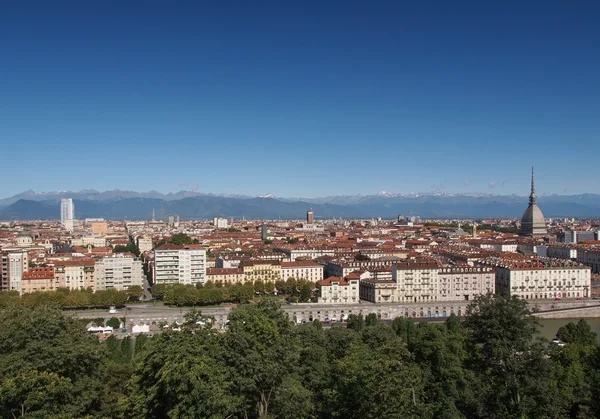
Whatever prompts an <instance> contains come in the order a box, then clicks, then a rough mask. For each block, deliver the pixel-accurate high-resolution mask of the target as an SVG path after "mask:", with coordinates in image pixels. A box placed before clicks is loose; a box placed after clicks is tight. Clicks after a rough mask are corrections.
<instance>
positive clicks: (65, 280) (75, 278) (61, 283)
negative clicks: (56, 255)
mask: <svg viewBox="0 0 600 419" xmlns="http://www.w3.org/2000/svg"><path fill="white" fill-rule="evenodd" d="M54 278H55V287H56V288H68V289H70V290H82V289H86V288H91V289H93V290H94V291H95V290H96V262H95V261H94V259H90V258H79V259H72V260H59V261H56V262H54Z"/></svg>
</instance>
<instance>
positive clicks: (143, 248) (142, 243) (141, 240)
mask: <svg viewBox="0 0 600 419" xmlns="http://www.w3.org/2000/svg"><path fill="white" fill-rule="evenodd" d="M137 247H138V249H140V253H144V252H149V251H151V250H152V248H153V247H154V244H153V243H152V237H147V236H140V237H138V238H137Z"/></svg>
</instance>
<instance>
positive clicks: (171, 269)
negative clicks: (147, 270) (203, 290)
mask: <svg viewBox="0 0 600 419" xmlns="http://www.w3.org/2000/svg"><path fill="white" fill-rule="evenodd" d="M153 281H154V283H155V284H175V283H179V284H192V285H194V284H196V283H198V282H200V283H202V284H204V283H205V282H206V250H205V249H203V248H201V247H200V246H198V245H188V246H183V245H175V244H164V245H162V246H161V247H159V248H158V249H155V250H154V273H153Z"/></svg>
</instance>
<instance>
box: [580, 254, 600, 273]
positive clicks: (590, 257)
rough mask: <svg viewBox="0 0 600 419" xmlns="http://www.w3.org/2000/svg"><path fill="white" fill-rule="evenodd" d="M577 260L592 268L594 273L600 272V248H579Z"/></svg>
mask: <svg viewBox="0 0 600 419" xmlns="http://www.w3.org/2000/svg"><path fill="white" fill-rule="evenodd" d="M577 262H579V263H582V264H584V265H587V266H589V267H590V268H592V272H593V273H595V274H600V248H590V249H586V248H579V249H578V250H577Z"/></svg>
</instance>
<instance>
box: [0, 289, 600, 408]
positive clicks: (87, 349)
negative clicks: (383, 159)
mask: <svg viewBox="0 0 600 419" xmlns="http://www.w3.org/2000/svg"><path fill="white" fill-rule="evenodd" d="M469 312H470V314H469V315H468V316H467V318H466V319H465V320H464V321H462V322H461V321H460V320H459V319H458V318H456V317H451V318H449V319H448V320H447V321H446V322H445V323H443V324H433V323H428V322H422V323H419V324H415V323H413V322H412V321H410V320H407V319H404V318H398V319H395V320H394V321H393V322H392V323H391V324H390V325H385V324H382V323H381V322H378V321H376V318H375V317H373V316H367V318H364V319H363V318H362V317H361V316H352V317H351V318H350V319H349V321H348V327H347V328H346V327H344V326H341V325H337V326H334V327H332V328H330V329H323V328H322V327H321V324H320V323H318V322H316V323H313V324H311V325H307V326H294V325H293V324H292V323H291V322H290V321H289V319H288V318H287V316H286V315H285V313H283V312H282V311H281V310H280V309H279V307H278V305H277V304H276V303H274V302H273V301H272V300H265V301H262V302H260V303H258V304H245V305H241V306H239V307H237V308H236V309H234V310H233V311H232V312H231V313H230V316H229V327H228V330H227V331H226V332H225V333H221V332H218V331H215V330H213V329H210V328H206V327H202V326H199V325H198V324H197V317H198V315H199V314H198V313H197V312H192V313H189V314H188V315H187V316H186V319H185V323H184V324H183V325H182V331H181V332H166V333H164V334H159V335H155V336H154V337H152V338H151V339H148V338H146V337H144V336H138V337H137V338H136V339H135V340H129V339H125V340H122V341H119V340H117V339H114V338H111V339H109V340H108V341H107V342H103V343H101V342H99V341H98V339H97V337H96V336H90V335H87V334H86V333H85V330H84V329H83V326H82V325H81V323H80V322H77V321H75V320H73V319H71V318H69V317H68V316H65V315H64V314H62V313H61V312H60V311H58V310H55V309H48V308H37V309H29V308H25V307H22V306H16V307H11V308H7V309H3V310H2V311H1V312H0V416H1V417H17V416H19V417H22V416H25V417H32V418H35V417H40V418H76V417H90V418H94V417H97V418H105V417H110V418H117V419H118V418H156V419H158V418H250V419H253V418H282V419H286V418H290V419H291V418H293V419H302V418H307V419H308V418H311V419H312V418H315V419H316V418H323V419H326V418H340V419H342V418H344V419H354V418H356V419H375V418H427V419H429V418H474V419H479V418H481V419H483V418H486V419H487V418H596V417H600V350H599V348H598V344H597V336H596V335H595V333H593V332H592V331H591V330H590V328H589V325H587V323H585V322H584V321H581V322H579V323H577V324H570V325H568V326H567V327H564V328H561V330H560V332H559V334H560V335H561V336H562V338H563V339H564V340H565V341H566V342H567V343H568V344H567V346H565V347H554V348H550V347H549V346H548V342H545V341H544V340H543V339H541V338H540V337H539V325H538V322H537V319H536V318H534V317H532V316H530V314H529V311H528V307H527V304H526V303H525V302H524V301H521V300H518V299H506V298H502V297H492V296H485V297H481V298H479V299H478V300H477V301H475V302H474V303H473V304H472V305H471V307H470V310H469Z"/></svg>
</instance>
